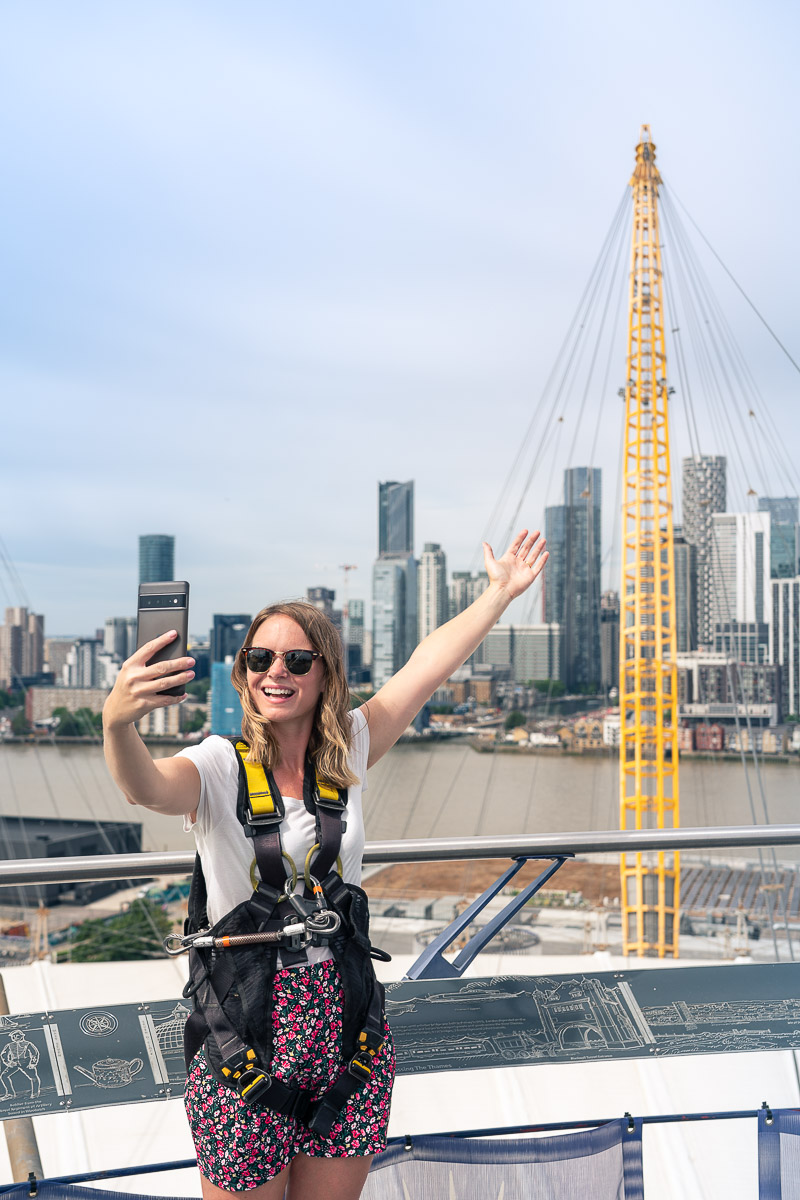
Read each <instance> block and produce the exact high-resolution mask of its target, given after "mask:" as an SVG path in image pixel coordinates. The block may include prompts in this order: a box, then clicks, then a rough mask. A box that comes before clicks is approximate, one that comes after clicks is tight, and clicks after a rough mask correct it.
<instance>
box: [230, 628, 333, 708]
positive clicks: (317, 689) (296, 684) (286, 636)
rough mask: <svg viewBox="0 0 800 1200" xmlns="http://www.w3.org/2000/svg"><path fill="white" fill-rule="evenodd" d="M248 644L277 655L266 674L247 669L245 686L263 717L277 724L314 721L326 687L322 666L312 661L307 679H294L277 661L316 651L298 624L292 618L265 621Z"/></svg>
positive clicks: (318, 659)
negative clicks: (289, 653) (298, 652)
mask: <svg viewBox="0 0 800 1200" xmlns="http://www.w3.org/2000/svg"><path fill="white" fill-rule="evenodd" d="M250 644H251V645H252V646H260V647H261V648H262V649H265V650H274V651H277V653H276V655H275V657H274V658H273V660H272V665H271V666H270V668H269V670H268V671H261V672H256V671H251V670H250V668H249V667H248V669H247V686H248V688H249V690H250V695H251V696H252V698H253V702H254V704H255V706H256V708H257V709H258V711H259V712H260V713H261V715H262V717H266V718H267V719H268V720H269V721H274V722H275V723H276V724H283V723H286V722H289V721H296V720H299V719H303V718H307V717H308V716H309V715H311V716H312V717H313V715H314V713H315V711H316V708H317V702H318V700H319V698H320V696H321V695H322V692H323V689H324V687H325V664H324V662H323V661H322V659H321V658H315V659H314V661H313V663H312V664H311V670H310V671H309V672H308V674H307V675H293V674H292V673H291V671H287V669H286V666H285V663H284V660H283V658H279V657H278V655H279V654H281V655H282V654H286V653H287V651H289V650H314V649H315V647H314V646H313V645H312V643H311V642H310V641H309V640H308V637H307V636H306V634H305V633H304V632H303V630H302V629H301V627H300V626H299V625H298V624H297V622H296V621H293V620H292V619H291V617H284V616H275V617H267V619H266V621H262V622H261V624H260V625H259V627H258V629H257V630H256V632H255V634H254V635H253V640H252V642H251V643H250Z"/></svg>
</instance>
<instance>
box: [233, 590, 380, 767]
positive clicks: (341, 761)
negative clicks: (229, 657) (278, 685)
mask: <svg viewBox="0 0 800 1200" xmlns="http://www.w3.org/2000/svg"><path fill="white" fill-rule="evenodd" d="M269 617H288V618H289V619H290V620H292V621H294V622H295V623H296V624H297V625H299V626H300V628H301V629H302V630H303V633H304V634H305V635H306V637H307V638H308V640H309V641H310V642H311V645H312V646H313V647H314V649H315V650H317V651H318V652H319V653H320V654H321V655H322V661H323V664H324V670H325V686H324V688H323V691H322V695H321V696H320V698H319V703H318V705H317V711H316V713H315V715H314V727H313V729H312V731H311V738H310V740H309V743H308V752H309V754H310V755H311V760H312V762H313V763H314V766H315V767H316V769H317V772H318V774H319V776H320V778H321V779H323V780H324V781H325V783H330V784H333V785H334V786H335V787H350V786H351V785H353V784H356V783H358V782H359V780H358V779H357V778H356V776H355V775H354V774H353V772H352V771H351V770H350V769H349V767H348V766H347V757H348V755H349V753H350V744H351V741H352V737H351V732H350V721H349V719H348V713H349V711H350V689H349V688H348V686H347V678H346V676H345V670H344V661H343V656H342V643H341V640H340V638H339V633H338V631H337V629H336V626H335V625H334V624H333V622H332V621H331V620H330V619H329V618H328V617H326V616H325V614H324V613H323V612H320V610H319V609H318V608H315V607H314V605H313V604H306V603H305V602H304V601H302V600H289V601H286V602H285V603H283V604H270V605H268V606H267V607H266V608H262V609H261V612H259V613H257V614H256V616H255V617H254V618H253V622H252V624H251V625H250V628H249V629H248V631H247V636H246V637H245V639H244V643H243V645H244V646H252V644H253V638H254V637H255V635H256V630H257V629H258V628H259V626H260V625H261V624H262V622H263V621H266V620H267V619H268V618H269ZM231 683H232V684H233V686H234V687H235V688H236V691H237V692H238V693H239V699H240V700H241V702H242V711H243V716H242V737H243V738H244V740H245V741H246V742H247V743H248V745H249V746H250V753H249V754H248V756H247V757H248V759H249V760H250V761H251V762H259V763H261V764H262V766H264V767H266V768H267V770H273V769H274V768H275V767H276V766H277V765H278V763H279V762H280V747H279V745H278V742H277V740H276V738H275V734H274V732H273V729H272V724H271V722H270V721H269V720H268V719H267V718H266V717H263V716H262V715H261V713H260V712H259V711H258V709H257V708H256V706H255V704H254V702H253V698H252V696H251V694H250V689H249V688H248V686H247V666H246V664H245V660H244V655H243V654H241V652H240V653H239V654H237V655H236V659H235V661H234V664H233V670H232V671H231Z"/></svg>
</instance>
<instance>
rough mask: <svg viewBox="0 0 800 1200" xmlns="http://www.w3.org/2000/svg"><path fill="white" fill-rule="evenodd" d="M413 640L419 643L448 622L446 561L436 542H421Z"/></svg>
mask: <svg viewBox="0 0 800 1200" xmlns="http://www.w3.org/2000/svg"><path fill="white" fill-rule="evenodd" d="M417 580H418V587H419V596H418V600H417V621H418V634H417V640H418V641H420V642H421V641H422V639H423V638H425V637H427V636H428V634H429V633H433V631H434V629H438V628H439V626H440V625H444V623H445V621H446V620H447V618H448V610H449V607H450V606H449V597H448V594H447V559H446V558H445V553H444V551H443V550H442V547H441V546H440V545H439V543H438V542H425V545H424V546H423V548H422V555H421V557H420V560H419V567H418V571H417Z"/></svg>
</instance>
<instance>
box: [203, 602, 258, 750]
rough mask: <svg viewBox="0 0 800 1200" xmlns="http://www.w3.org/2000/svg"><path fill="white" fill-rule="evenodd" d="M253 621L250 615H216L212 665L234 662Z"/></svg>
mask: <svg viewBox="0 0 800 1200" xmlns="http://www.w3.org/2000/svg"><path fill="white" fill-rule="evenodd" d="M252 619H253V618H252V617H251V616H250V614H249V613H214V615H213V617H212V618H211V620H212V622H213V625H212V627H211V632H210V634H209V639H208V640H209V659H210V661H211V662H212V663H224V662H229V661H231V662H232V661H233V659H234V658H235V657H236V655H237V654H238V653H239V650H240V649H241V647H242V646H243V645H244V639H245V635H246V634H247V631H248V629H249V628H250V622H251V621H252ZM228 674H230V671H229V672H228ZM214 732H217V731H216V730H215V731H214Z"/></svg>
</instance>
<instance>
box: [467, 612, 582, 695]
mask: <svg viewBox="0 0 800 1200" xmlns="http://www.w3.org/2000/svg"><path fill="white" fill-rule="evenodd" d="M483 649H484V654H483V665H484V666H492V667H495V668H498V667H509V668H510V673H511V678H512V679H513V680H514V682H515V683H529V682H531V681H533V680H540V679H559V678H560V674H559V672H560V669H561V665H560V657H561V629H560V627H559V626H558V625H557V624H554V625H547V624H541V625H495V627H494V629H490V630H489V632H488V633H487V635H486V638H485V639H484V643H483ZM476 669H477V668H476Z"/></svg>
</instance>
